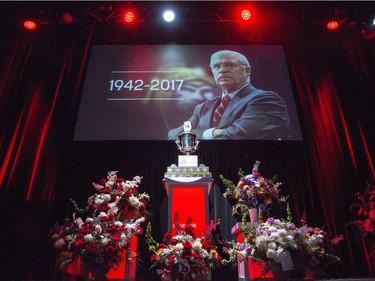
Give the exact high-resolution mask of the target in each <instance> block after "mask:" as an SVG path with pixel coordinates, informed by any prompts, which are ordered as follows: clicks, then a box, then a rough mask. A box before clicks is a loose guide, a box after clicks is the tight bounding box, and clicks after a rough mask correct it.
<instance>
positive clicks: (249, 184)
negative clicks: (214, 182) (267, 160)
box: [220, 161, 285, 215]
mask: <svg viewBox="0 0 375 281" xmlns="http://www.w3.org/2000/svg"><path fill="white" fill-rule="evenodd" d="M259 164H260V162H259V161H256V162H255V164H254V167H253V169H252V173H251V174H249V175H244V174H243V171H242V170H241V169H240V170H239V172H238V175H239V177H240V180H239V182H238V184H237V185H235V184H234V183H233V182H232V181H230V180H228V179H226V178H224V177H223V175H220V179H221V180H222V181H223V183H224V185H225V187H226V191H225V193H224V194H223V196H224V198H225V199H232V200H234V202H235V203H234V205H233V206H232V214H239V215H243V214H244V213H246V212H247V211H248V210H249V209H253V208H255V209H257V210H261V212H263V213H269V212H270V210H271V208H272V205H273V203H274V202H279V201H282V200H285V199H284V198H281V197H279V187H280V185H281V184H282V183H281V182H276V176H275V177H274V178H273V179H267V178H264V177H262V176H261V174H260V172H259Z"/></svg>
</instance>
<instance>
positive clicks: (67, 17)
mask: <svg viewBox="0 0 375 281" xmlns="http://www.w3.org/2000/svg"><path fill="white" fill-rule="evenodd" d="M60 21H61V23H63V24H71V23H72V22H73V17H72V15H71V14H69V13H64V14H62V15H61V18H60Z"/></svg>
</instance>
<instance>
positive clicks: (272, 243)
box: [268, 242, 277, 250]
mask: <svg viewBox="0 0 375 281" xmlns="http://www.w3.org/2000/svg"><path fill="white" fill-rule="evenodd" d="M268 249H271V250H276V249H277V244H276V243H275V242H271V243H268Z"/></svg>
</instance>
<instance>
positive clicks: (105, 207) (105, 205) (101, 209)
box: [98, 202, 109, 213]
mask: <svg viewBox="0 0 375 281" xmlns="http://www.w3.org/2000/svg"><path fill="white" fill-rule="evenodd" d="M108 210H109V207H108V202H104V203H103V204H101V205H100V206H98V211H99V212H104V213H106V212H108Z"/></svg>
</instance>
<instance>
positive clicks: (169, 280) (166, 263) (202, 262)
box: [146, 215, 222, 281]
mask: <svg viewBox="0 0 375 281" xmlns="http://www.w3.org/2000/svg"><path fill="white" fill-rule="evenodd" d="M176 217H178V215H176ZM219 223H220V221H219V222H218V223H213V222H212V221H211V223H210V225H208V226H207V231H206V233H205V234H204V235H203V236H202V237H201V238H196V237H195V235H194V228H193V226H192V224H191V219H190V218H188V221H187V222H186V225H185V228H184V229H182V228H181V227H180V225H179V224H178V219H175V226H176V235H175V236H173V237H172V236H171V233H170V232H167V233H166V234H165V235H164V238H163V242H162V243H157V242H156V241H155V240H154V239H153V238H152V236H151V224H150V223H148V226H147V230H146V242H147V243H148V245H149V250H150V251H151V252H153V254H152V256H151V262H152V265H151V268H156V271H157V273H158V274H159V275H161V278H162V280H163V281H176V280H181V281H182V280H195V279H196V278H198V277H199V276H202V275H203V276H207V275H208V273H209V271H210V270H211V269H214V268H217V267H220V265H221V262H222V258H221V256H220V255H219V253H218V251H217V244H216V241H215V239H214V236H213V235H212V231H213V230H214V229H215V228H216V226H217V225H218V224H219Z"/></svg>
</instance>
